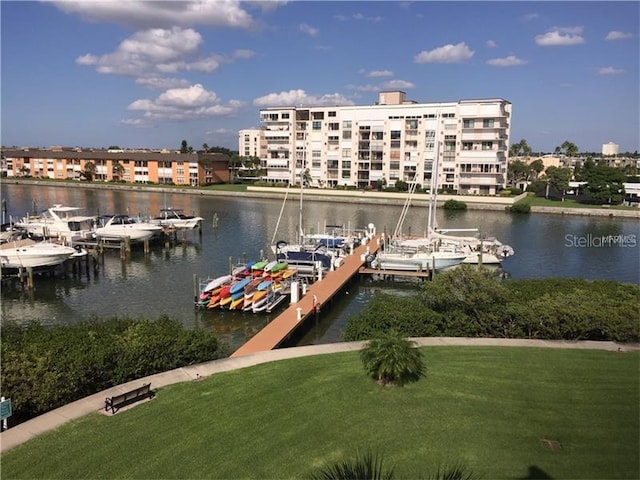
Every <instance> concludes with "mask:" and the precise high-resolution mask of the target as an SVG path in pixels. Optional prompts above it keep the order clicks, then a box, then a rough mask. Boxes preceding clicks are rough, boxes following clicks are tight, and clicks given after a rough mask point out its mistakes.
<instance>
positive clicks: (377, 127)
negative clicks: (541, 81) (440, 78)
mask: <svg viewBox="0 0 640 480" xmlns="http://www.w3.org/2000/svg"><path fill="white" fill-rule="evenodd" d="M260 121H261V124H262V126H261V129H259V130H242V131H241V132H240V137H239V145H238V147H239V152H240V155H246V153H245V152H251V151H253V150H252V149H253V148H254V145H256V144H257V145H261V146H260V147H259V148H258V151H259V155H258V156H259V157H260V158H261V160H262V167H263V168H265V169H266V172H267V173H266V175H265V176H264V177H263V180H266V181H269V182H283V183H290V184H296V183H299V181H300V177H301V175H302V174H303V172H304V171H305V170H307V169H308V170H309V173H310V175H311V178H312V182H311V183H312V185H314V186H318V187H335V186H352V187H357V188H367V187H368V186H370V185H374V184H375V183H376V182H378V181H383V182H385V183H386V185H388V186H393V185H394V184H395V182H396V181H397V180H402V181H404V182H407V183H410V182H414V181H415V182H417V183H418V184H420V185H422V186H423V187H429V186H430V185H431V178H432V173H433V169H434V165H435V160H436V153H438V154H439V161H438V165H439V169H438V170H439V171H438V182H437V185H438V187H439V188H441V189H453V190H457V191H458V192H459V193H470V194H495V193H496V191H497V190H498V189H499V188H502V187H504V186H505V185H506V171H507V162H508V151H509V135H510V128H511V125H510V121H511V103H510V102H508V101H506V100H503V99H480V100H461V101H458V102H443V103H416V102H414V101H408V100H406V99H405V93H404V92H400V91H390V92H381V93H380V94H379V101H378V103H377V104H375V105H368V106H332V107H326V106H321V107H283V108H267V109H263V110H261V111H260Z"/></svg>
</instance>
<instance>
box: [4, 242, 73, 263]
mask: <svg viewBox="0 0 640 480" xmlns="http://www.w3.org/2000/svg"><path fill="white" fill-rule="evenodd" d="M77 254H78V251H77V250H76V249H75V248H73V247H69V246H66V245H61V244H59V243H53V242H48V241H41V242H36V241H34V240H31V239H23V240H18V241H15V242H9V243H5V244H3V245H0V264H1V265H2V268H27V267H32V268H36V267H52V266H55V265H60V264H61V263H63V262H65V261H66V260H68V259H70V258H72V257H73V256H74V255H77Z"/></svg>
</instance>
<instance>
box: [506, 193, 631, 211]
mask: <svg viewBox="0 0 640 480" xmlns="http://www.w3.org/2000/svg"><path fill="white" fill-rule="evenodd" d="M518 203H523V204H528V205H531V206H532V207H554V208H591V209H596V210H597V209H601V210H606V209H609V210H637V209H636V208H635V207H628V206H626V205H611V206H605V207H603V206H601V205H589V204H588V203H580V202H578V201H576V200H573V199H571V198H570V197H565V199H564V202H561V201H559V200H550V199H548V198H544V197H536V196H535V195H531V194H530V195H528V196H526V197H524V198H523V199H522V200H519V201H518Z"/></svg>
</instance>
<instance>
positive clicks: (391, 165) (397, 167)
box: [389, 162, 400, 170]
mask: <svg viewBox="0 0 640 480" xmlns="http://www.w3.org/2000/svg"><path fill="white" fill-rule="evenodd" d="M389 169H390V170H400V162H390V163H389Z"/></svg>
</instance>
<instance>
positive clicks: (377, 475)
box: [309, 452, 394, 480]
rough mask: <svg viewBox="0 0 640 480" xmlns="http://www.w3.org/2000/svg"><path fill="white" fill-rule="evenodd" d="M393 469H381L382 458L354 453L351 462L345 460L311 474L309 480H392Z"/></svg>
mask: <svg viewBox="0 0 640 480" xmlns="http://www.w3.org/2000/svg"><path fill="white" fill-rule="evenodd" d="M393 470H394V469H393V467H392V468H390V469H385V468H384V467H383V462H382V456H381V455H376V454H372V453H371V452H367V453H365V454H364V455H363V456H360V455H359V454H357V453H356V458H355V459H353V460H350V459H345V460H341V461H337V462H334V463H331V464H327V465H325V466H324V467H322V468H320V469H318V470H317V471H315V472H312V473H311V475H309V479H310V480H364V479H370V480H383V479H384V480H391V479H392V478H393Z"/></svg>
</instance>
